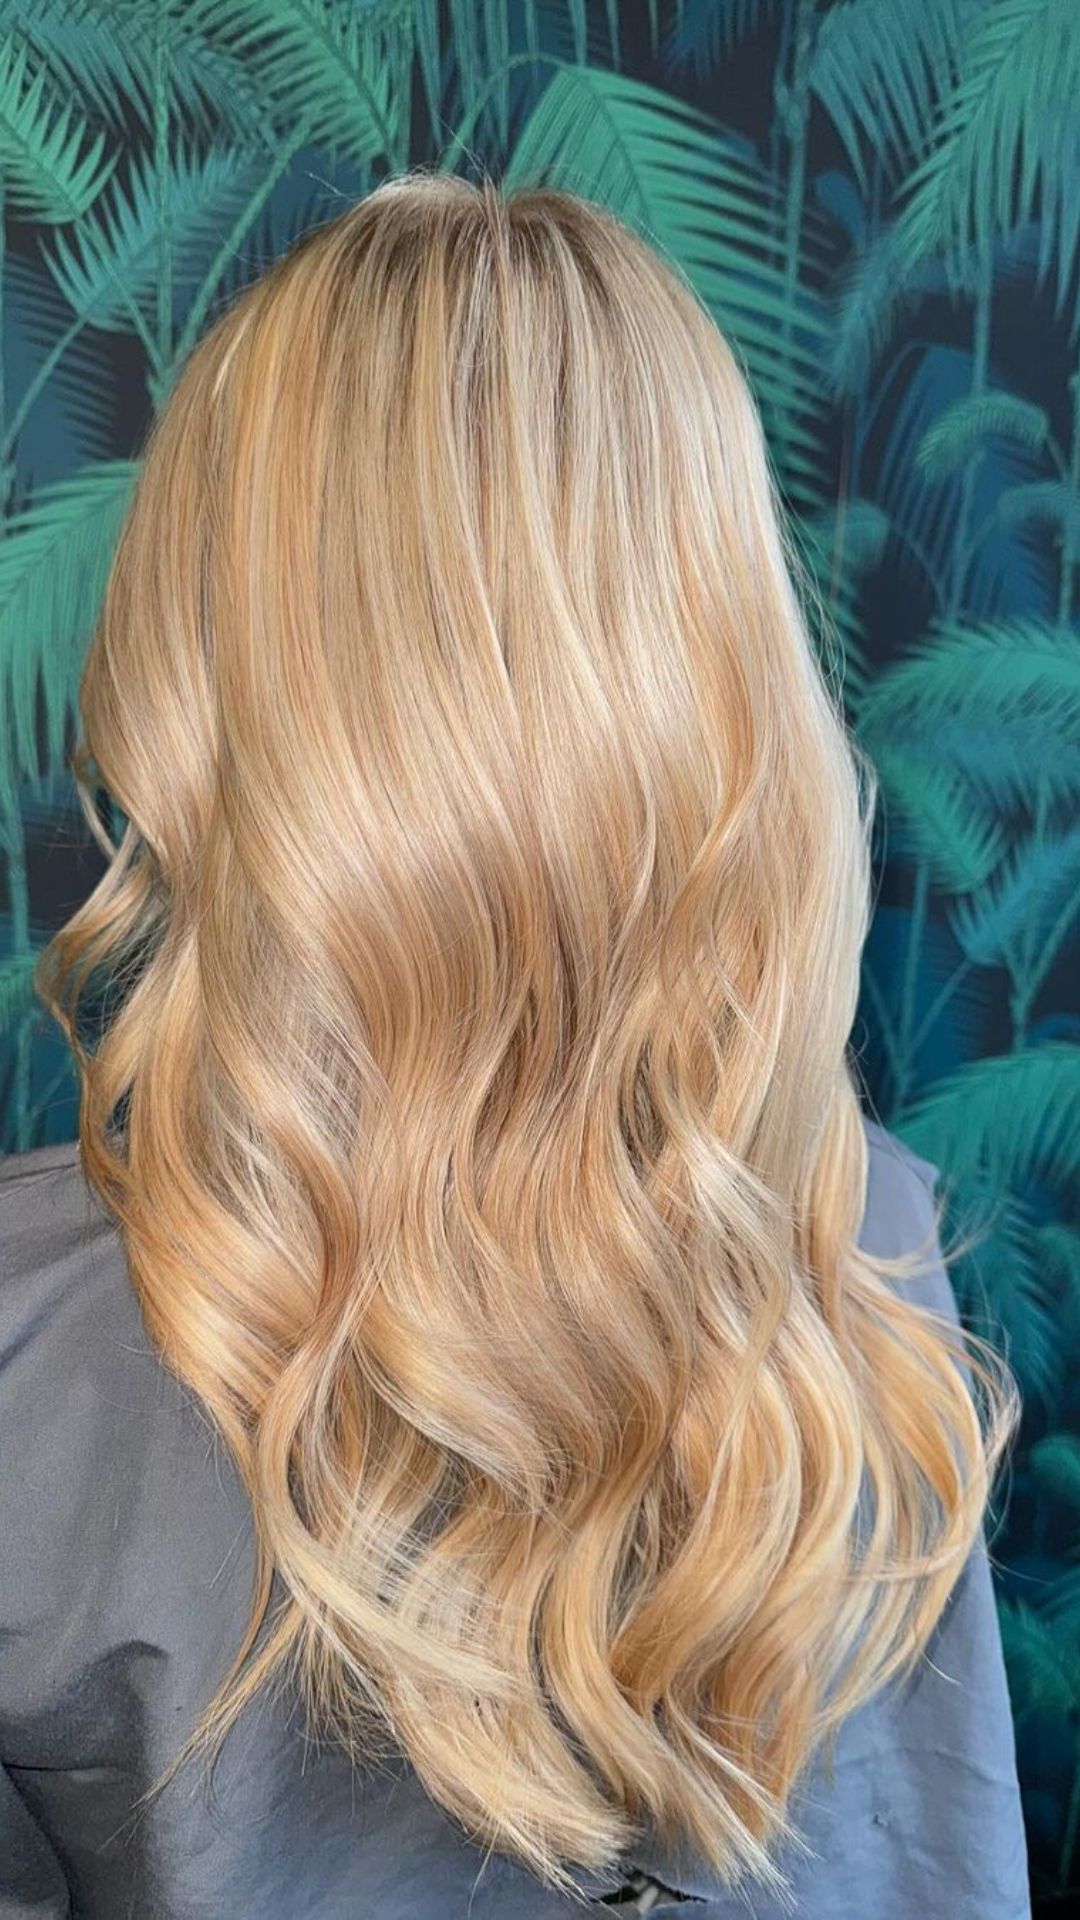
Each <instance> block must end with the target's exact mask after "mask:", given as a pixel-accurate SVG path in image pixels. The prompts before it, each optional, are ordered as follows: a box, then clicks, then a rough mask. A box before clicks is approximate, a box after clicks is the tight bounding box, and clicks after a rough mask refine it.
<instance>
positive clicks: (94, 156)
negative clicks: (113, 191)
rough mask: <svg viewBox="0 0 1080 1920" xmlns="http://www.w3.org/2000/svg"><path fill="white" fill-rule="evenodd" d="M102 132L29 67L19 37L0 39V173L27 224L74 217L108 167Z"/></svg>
mask: <svg viewBox="0 0 1080 1920" xmlns="http://www.w3.org/2000/svg"><path fill="white" fill-rule="evenodd" d="M118 158H119V153H118V152H116V153H112V154H109V155H106V152H105V135H104V134H103V133H96V134H95V133H92V132H91V130H90V127H89V125H88V123H87V121H86V119H85V118H84V116H83V114H82V113H81V112H80V110H79V108H78V107H77V105H76V104H75V102H74V101H73V100H65V99H63V98H62V97H61V95H60V93H59V90H58V89H57V87H56V86H55V84H54V83H53V82H52V80H51V79H50V78H49V76H48V74H47V72H46V69H45V68H44V67H43V66H42V67H38V68H37V69H36V70H35V69H34V68H33V67H32V66H31V62H30V53H29V48H28V46H27V44H26V42H25V40H19V39H16V38H15V36H14V35H10V34H9V35H8V37H7V39H6V40H4V41H3V42H0V168H2V169H3V173H4V180H5V185H6V189H7V192H8V195H9V196H10V198H11V201H12V203H13V204H14V205H15V206H16V207H18V209H19V210H20V212H22V213H25V214H27V215H28V216H29V217H30V218H31V219H33V220H42V221H48V222H56V221H61V220H75V219H77V218H78V216H79V215H80V214H82V213H85V211H86V209H87V208H88V207H91V206H92V205H93V203H94V201H95V200H96V199H97V197H98V195H99V193H100V192H101V190H102V188H103V187H104V185H105V183H106V181H107V180H108V179H109V176H110V175H111V173H112V171H113V169H114V167H115V166H116V163H117V160H118Z"/></svg>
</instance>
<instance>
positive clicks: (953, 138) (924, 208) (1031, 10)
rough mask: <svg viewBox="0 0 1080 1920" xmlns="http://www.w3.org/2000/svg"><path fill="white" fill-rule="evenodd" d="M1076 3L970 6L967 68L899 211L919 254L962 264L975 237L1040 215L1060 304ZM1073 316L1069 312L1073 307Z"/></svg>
mask: <svg viewBox="0 0 1080 1920" xmlns="http://www.w3.org/2000/svg"><path fill="white" fill-rule="evenodd" d="M1078 93H1080V11H1078V9H1077V7H1076V6H1075V4H1074V0H995V3H994V5H993V6H991V7H981V8H978V9H977V10H976V12H975V14H974V16H973V24H972V26H971V30H970V34H969V38H968V41H967V45H966V48H965V55H964V70H963V74H962V76H961V78H960V79H959V81H958V82H957V84H956V86H955V88H954V89H953V92H952V94H951V96H950V98H949V100H948V102H947V104H946V106H945V109H944V111H943V114H942V118H941V123H940V128H939V134H938V138H937V139H936V141H935V144H934V146H933V147H932V149H931V151H930V152H929V153H928V154H927V156H926V157H925V158H924V159H923V160H922V161H921V162H920V164H919V166H918V167H917V168H916V170H915V172H914V174H913V175H912V178H911V182H910V197H909V200H908V203H907V205H906V206H905V208H904V210H903V213H902V214H901V219H902V221H903V224H904V227H905V229H906V230H907V232H908V234H909V235H910V237H911V245H912V246H913V248H915V249H916V250H917V251H918V252H919V253H934V252H938V251H942V252H943V253H944V254H945V256H946V258H947V259H948V260H949V261H950V262H951V263H952V264H953V266H954V268H955V269H956V270H957V271H959V262H960V256H961V255H962V253H963V250H964V249H965V248H966V247H967V245H968V244H969V242H970V243H973V244H974V245H975V246H976V248H978V249H979V250H980V251H985V249H986V248H988V247H989V246H990V244H991V240H992V236H993V234H994V232H995V231H996V230H1000V229H1003V228H1004V229H1008V228H1010V227H1014V226H1017V225H1019V224H1021V223H1022V222H1024V221H1027V220H1033V219H1038V220H1039V221H1040V223H1041V248H1040V258H1039V274H1040V277H1045V275H1046V273H1047V271H1048V270H1049V267H1050V265H1051V263H1053V264H1054V265H1055V267H1056V295H1057V301H1058V305H1059V307H1060V306H1061V305H1062V303H1063V302H1064V299H1065V295H1066V293H1067V292H1068V290H1069V289H1070V287H1072V286H1073V283H1074V277H1075V274H1076V267H1077V264H1078V260H1080V209H1078V207H1077V202H1076V192H1075V183H1076V175H1077V172H1078V170H1080V116H1078V115H1077V113H1076V99H1077V94H1078ZM1074 319H1075V315H1074Z"/></svg>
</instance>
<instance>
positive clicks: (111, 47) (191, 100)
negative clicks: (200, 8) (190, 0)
mask: <svg viewBox="0 0 1080 1920" xmlns="http://www.w3.org/2000/svg"><path fill="white" fill-rule="evenodd" d="M165 4H168V0H165ZM161 11H162V0H104V4H103V3H102V0H34V4H33V6H32V7H28V6H27V5H26V0H0V33H2V32H4V31H5V30H6V29H7V28H9V27H11V28H13V29H14V30H16V31H17V32H18V34H19V36H20V37H21V38H22V39H24V40H25V41H26V42H27V43H28V44H29V45H30V46H31V47H32V48H33V50H34V52H35V54H37V55H38V56H39V57H40V59H41V60H42V61H43V62H44V64H45V65H46V66H47V67H48V69H49V71H50V72H51V73H52V74H54V75H55V76H56V77H57V78H58V79H59V80H61V81H62V82H63V84H64V86H65V87H67V88H68V89H69V90H70V91H72V92H73V93H74V94H75V95H76V96H77V98H78V99H80V100H81V101H83V102H84V103H85V104H86V105H87V106H89V107H90V108H91V110H92V112H93V113H94V114H95V115H96V116H97V117H99V118H100V119H103V120H104V121H106V122H107V124H108V125H109V126H110V127H112V128H113V129H115V131H116V132H118V133H121V134H125V135H127V134H128V133H129V131H130V126H131V121H132V118H133V117H134V118H135V119H136V120H138V121H139V122H140V123H141V124H142V126H143V127H144V128H145V129H146V131H147V132H149V131H150V130H151V128H152V126H153V121H154V113H155V92H156V87H157V78H158V76H157V71H156V62H157V35H158V23H159V16H160V14H161ZM168 33H169V39H168V50H167V58H166V61H165V65H164V71H163V74H162V76H161V77H162V81H163V84H164V89H165V106H166V111H167V114H168V117H169V121H170V123H171V124H174V123H176V122H180V123H182V124H185V125H187V126H188V127H189V128H190V129H191V130H192V131H194V132H197V133H199V134H200V135H202V136H205V137H207V138H212V137H213V136H214V135H215V134H216V132H217V131H218V129H219V128H220V126H221V125H222V122H223V121H224V122H225V124H227V125H228V127H229V129H230V131H231V132H232V134H233V135H234V136H237V135H240V134H245V133H250V134H251V135H253V136H254V135H257V134H259V133H261V132H263V131H265V129H266V122H267V108H266V102H265V101H264V100H262V99H261V98H260V96H259V93H258V90H257V88H256V87H255V86H254V85H253V83H252V80H251V77H250V75H249V74H248V72H247V70H246V68H245V67H244V65H243V63H242V61H239V60H236V59H233V58H232V57H231V56H230V55H229V54H228V53H226V52H225V51H224V50H223V49H222V48H220V47H215V46H212V45H211V44H210V43H209V42H207V41H206V40H205V39H204V38H203V37H202V36H201V35H199V34H197V33H194V32H192V30H191V28H190V25H189V22H188V20H187V17H186V10H185V6H184V5H183V0H174V4H173V5H172V8H171V16H170V19H169V24H168Z"/></svg>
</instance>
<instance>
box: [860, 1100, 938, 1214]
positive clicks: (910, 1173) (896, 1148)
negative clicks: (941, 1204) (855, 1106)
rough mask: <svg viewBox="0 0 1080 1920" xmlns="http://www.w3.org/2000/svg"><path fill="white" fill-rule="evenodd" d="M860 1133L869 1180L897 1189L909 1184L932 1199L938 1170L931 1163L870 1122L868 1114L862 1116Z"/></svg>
mask: <svg viewBox="0 0 1080 1920" xmlns="http://www.w3.org/2000/svg"><path fill="white" fill-rule="evenodd" d="M863 1130H864V1132H865V1134H866V1140H867V1145H868V1147H869V1149H870V1178H871V1179H872V1180H874V1181H876V1182H878V1183H879V1184H881V1185H886V1186H887V1185H892V1186H895V1187H898V1188H900V1189H904V1188H906V1187H909V1186H910V1184H911V1182H912V1180H915V1181H917V1182H918V1184H919V1185H920V1186H921V1187H923V1188H924V1189H925V1190H926V1191H927V1192H928V1193H930V1194H931V1195H933V1193H934V1190H935V1188H936V1186H937V1182H938V1180H939V1178H940V1174H941V1169H940V1168H939V1167H936V1166H935V1165H934V1163H933V1161H932V1160H924V1159H923V1157H922V1155H921V1154H918V1153H915V1152H914V1151H913V1149H912V1148H911V1147H909V1146H907V1145H906V1143H905V1142H904V1141H903V1140H901V1139H900V1137H899V1135H897V1134H895V1133H890V1132H889V1130H888V1128H886V1127H883V1126H882V1125H881V1122H880V1121H878V1120H872V1119H871V1118H870V1116H869V1114H864V1115H863Z"/></svg>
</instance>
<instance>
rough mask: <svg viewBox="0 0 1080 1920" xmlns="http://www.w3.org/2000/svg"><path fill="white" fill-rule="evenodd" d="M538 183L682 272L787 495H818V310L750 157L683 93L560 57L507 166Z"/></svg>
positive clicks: (772, 190)
mask: <svg viewBox="0 0 1080 1920" xmlns="http://www.w3.org/2000/svg"><path fill="white" fill-rule="evenodd" d="M541 181H546V182H548V183H550V184H551V185H556V186H563V187H566V188H569V189H570V190H571V191H574V192H577V193H579V194H582V195H584V197H585V198H586V199H591V200H594V201H598V202H601V203H603V204H604V205H606V206H608V207H610V208H611V210H612V211H613V212H614V213H616V214H618V215H619V216H620V217H621V218H622V219H623V220H624V221H626V223H627V224H628V225H630V226H633V227H635V228H636V229H637V230H638V231H639V232H640V233H642V235H643V236H644V237H645V238H646V239H647V240H649V241H650V242H651V244H652V245H654V246H655V247H657V248H658V250H659V251H660V252H661V253H662V254H663V255H665V256H666V257H667V259H668V260H669V261H670V262H672V263H674V265H675V266H676V268H677V270H681V272H682V273H683V275H684V276H685V278H686V279H687V280H689V282H690V283H691V284H692V286H693V287H694V288H695V290H696V292H697V293H698V295H699V297H700V298H701V299H702V300H703V301H704V303H705V305H706V306H707V307H708V308H709V310H710V311H711V313H712V314H713V316H714V318H715V319H716V321H717V322H718V324H719V325H720V326H721V327H722V328H723V329H724V331H725V332H727V333H728V334H729V335H730V336H731V337H732V339H733V340H734V341H735V342H736V343H737V345H738V347H739V349H740V351H741V353H742V355H743V357H744V360H745V362H746V366H747V370H748V373H749V377H750V380H751V383H752V385H753V387H754V391H755V394H756V396H757V399H758V401H759V403H760V404H761V406H762V408H763V411H764V412H765V414H766V417H767V419H768V420H770V421H776V422H777V423H781V422H782V423H783V428H784V432H783V436H782V437H783V440H784V442H785V443H786V444H785V447H784V479H785V481H786V482H787V484H788V487H789V490H790V492H791V494H792V496H793V497H794V498H797V499H799V500H800V501H805V502H806V504H807V505H809V506H812V507H817V506H819V505H820V504H821V498H820V495H821V475H822V472H823V469H824V460H823V454H822V439H821V432H822V427H821V423H822V418H823V414H824V412H825V410H826V408H825V396H824V394H823V391H822V387H821V379H820V369H821V363H822V359H823V357H824V352H825V343H826V326H825V316H824V313H823V311H822V308H821V306H820V303H819V302H818V300H817V299H816V298H814V297H812V296H811V295H809V294H808V293H807V292H806V291H805V290H803V291H797V292H795V293H794V294H793V293H792V290H791V287H790V283H789V274H788V259H787V240H786V230H785V217H786V215H785V206H784V202H783V198H782V196H781V194H780V192H779V190H778V188H777V187H776V185H775V183H774V182H773V181H772V179H771V178H770V176H769V175H768V174H767V172H766V171H765V169H764V168H763V167H762V166H761V164H760V163H759V162H758V161H757V159H756V158H755V157H754V156H753V155H752V154H751V153H748V152H747V150H746V149H745V147H744V145H743V144H742V143H740V142H738V141H737V140H735V139H734V138H733V137H730V136H728V135H726V134H725V133H724V131H723V129H722V128H720V127H718V126H717V125H716V123H715V122H714V121H712V120H711V119H709V118H708V116H707V115H705V114H703V113H700V112H699V111H698V110H697V109H696V108H693V107H690V106H688V105H686V104H685V103H684V102H683V101H680V100H676V99H673V98H671V97H670V96H669V95H667V94H664V93H661V92H659V91H657V90H656V89H655V88H653V87H650V86H646V85H644V84H643V83H642V82H640V81H637V80H632V79H628V78H627V77H626V76H624V75H622V74H615V73H610V72H606V71H603V70H601V69H593V68H588V67H582V68H563V69H561V70H560V71H559V72H558V73H557V74H556V75H555V77H554V79H553V80H552V81H551V82H550V83H549V84H548V86H547V87H546V88H545V90H544V93H543V94H542V96H541V98H540V100H539V101H538V102H537V105H536V107H535V108H534V110H533V113H532V115H531V117H530V118H529V120H528V122H527V124H526V125H525V127H524V128H523V130H522V133H521V135H520V138H519V140H518V143H517V147H516V149H515V152H514V155H513V158H512V160H511V162H510V165H509V167H508V169H507V173H506V184H507V185H508V186H511V187H512V186H518V185H527V184H530V185H531V184H535V183H538V182H541ZM800 277H801V276H800Z"/></svg>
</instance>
